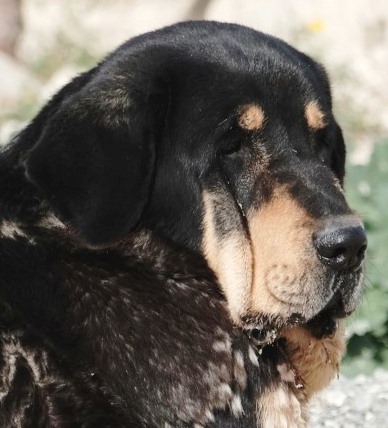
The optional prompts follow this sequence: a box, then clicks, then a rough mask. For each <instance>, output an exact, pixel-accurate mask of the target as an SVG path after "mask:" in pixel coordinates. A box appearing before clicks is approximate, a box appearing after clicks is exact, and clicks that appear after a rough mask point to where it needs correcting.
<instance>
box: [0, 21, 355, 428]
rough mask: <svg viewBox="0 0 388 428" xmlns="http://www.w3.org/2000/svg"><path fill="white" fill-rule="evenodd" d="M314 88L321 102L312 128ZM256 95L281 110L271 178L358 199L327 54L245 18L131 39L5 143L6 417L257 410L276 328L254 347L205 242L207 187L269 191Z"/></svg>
mask: <svg viewBox="0 0 388 428" xmlns="http://www.w3.org/2000/svg"><path fill="white" fill-rule="evenodd" d="M310 98H314V99H317V100H319V102H320V105H321V107H322V109H323V110H324V113H325V116H326V118H327V126H326V127H325V129H323V130H320V131H319V132H315V133H312V132H311V131H310V130H309V129H307V127H306V126H305V125H304V122H303V120H302V117H303V111H301V107H300V106H301V105H303V103H304V102H307V101H308V100H309V99H310ZM253 102H259V103H260V105H262V106H263V107H264V110H265V112H266V115H268V116H269V117H271V118H273V119H274V120H272V121H271V120H268V122H266V126H265V128H264V129H263V130H262V131H260V132H259V136H258V137H257V138H259V139H260V140H262V141H266V144H267V145H268V147H267V150H268V151H270V152H273V153H276V156H274V157H273V158H272V160H271V162H272V163H271V165H270V168H271V170H272V171H274V176H276V181H277V182H278V183H282V182H284V183H290V185H291V188H292V194H293V195H294V197H295V198H297V199H298V200H299V201H300V203H301V204H302V205H303V206H305V207H306V210H307V211H308V212H309V213H310V214H311V215H312V216H316V217H319V216H322V215H323V212H324V211H325V212H327V211H329V212H331V213H332V214H335V215H336V214H347V213H349V212H350V211H349V209H348V207H347V205H346V202H345V200H344V198H343V197H342V196H341V195H340V194H339V193H335V192H334V191H333V190H332V187H333V185H332V179H333V177H334V176H336V177H337V178H338V179H339V180H340V181H341V182H342V180H343V176H344V157H345V149H344V143H343V139H342V135H341V131H340V129H339V128H338V126H337V125H336V123H335V121H334V119H333V117H332V113H331V100H330V90H329V85H328V82H327V78H326V75H325V72H324V71H323V69H322V67H321V66H319V65H318V64H316V63H315V62H313V61H312V60H311V59H310V58H308V57H306V56H305V55H303V54H301V53H299V52H298V51H296V50H294V49H293V48H291V47H290V46H288V45H287V44H285V43H283V42H281V41H279V40H278V39H276V38H272V37H270V36H267V35H264V34H262V33H258V32H255V31H253V30H251V29H247V28H244V27H241V26H237V25H227V24H219V23H215V22H197V23H196V22H192V23H183V24H178V25H176V26H172V27H168V28H165V29H163V30H160V31H157V32H154V33H149V34H146V35H143V36H140V37H137V38H134V39H132V40H130V41H129V42H127V43H125V44H124V45H123V46H121V47H120V48H119V49H117V50H116V51H115V52H114V53H112V54H111V55H109V56H108V57H107V58H106V59H105V60H103V61H102V62H101V63H100V64H98V65H97V66H96V67H95V68H94V69H92V70H90V71H88V72H86V73H85V74H83V75H81V76H79V77H77V78H75V79H74V80H73V81H72V82H70V83H69V84H68V85H67V86H65V87H64V88H63V89H62V90H61V91H60V92H59V93H58V94H57V95H56V96H55V97H54V98H53V99H52V100H51V101H50V102H49V103H48V104H47V105H46V106H45V107H44V108H43V110H42V111H41V112H40V113H39V114H38V116H37V117H36V118H35V119H34V120H33V121H32V122H31V124H30V125H29V126H27V127H26V129H25V130H23V131H22V132H21V133H20V135H18V136H17V137H16V138H15V139H14V141H13V142H11V143H10V145H9V146H7V147H5V148H4V149H3V150H2V152H1V154H0V221H1V222H2V223H1V225H2V235H1V240H0V270H1V276H0V298H1V299H2V300H1V301H2V306H1V309H0V317H1V318H0V320H1V323H0V328H1V336H0V373H2V374H1V378H0V425H1V426H2V427H19V426H21V427H65V426H66V427H81V426H82V427H124V426H125V427H129V426H131V427H159V426H169V425H165V424H170V426H173V427H186V426H187V427H188V426H193V424H195V423H197V424H200V425H206V426H209V427H254V426H256V419H258V420H260V415H257V414H256V413H257V412H256V399H257V397H259V396H260V394H261V393H262V392H263V391H265V390H266V389H267V388H268V387H269V386H270V385H271V384H273V383H276V382H278V381H279V374H278V371H277V369H276V367H277V364H278V363H279V361H280V360H282V358H283V355H284V353H283V352H277V349H278V348H279V349H280V348H281V347H282V343H281V342H275V344H273V345H272V346H270V347H268V348H265V349H264V351H263V352H262V354H260V355H259V354H257V355H256V360H255V359H252V352H251V351H252V350H251V351H249V347H250V346H251V345H250V342H249V339H248V338H247V337H246V336H245V334H244V333H243V332H241V331H240V330H239V329H238V328H236V327H234V326H233V324H232V323H231V321H230V319H229V315H228V312H227V309H226V306H225V302H224V299H223V296H222V295H221V293H220V291H219V287H218V284H217V280H216V279H215V277H214V276H213V273H212V272H211V271H210V269H209V268H208V266H207V264H206V262H205V261H204V259H203V257H202V255H201V230H202V200H201V195H202V192H203V190H204V189H206V188H211V187H215V188H222V187H223V186H224V187H225V186H226V188H227V189H228V191H230V192H231V194H233V195H234V196H235V199H234V200H235V201H236V202H235V208H236V209H239V208H238V206H237V201H238V203H239V206H240V207H241V209H242V210H243V211H245V212H246V211H247V210H248V209H249V208H250V207H253V206H255V205H257V204H261V203H263V201H265V200H268V199H269V198H270V197H271V192H272V185H273V182H274V180H266V179H264V178H263V180H259V181H258V180H257V179H256V178H255V177H252V176H251V175H249V174H250V171H251V169H250V166H253V164H254V163H257V162H260V159H261V158H262V157H264V156H265V154H263V153H261V152H260V151H257V152H254V153H253V154H252V153H251V152H250V150H251V149H250V144H251V142H252V138H254V137H252V136H251V135H250V134H249V133H248V132H246V131H244V130H242V129H240V128H239V127H238V126H237V124H236V118H237V115H238V111H239V108H240V107H241V105H244V104H248V103H253ZM255 138H256V137H255ZM249 159H251V160H249ZM285 165H287V168H285ZM301 174H303V179H300V176H301ZM317 183H318V184H317ZM312 186H313V187H314V186H316V187H317V188H318V190H314V192H313V196H311V192H306V191H305V190H306V188H309V189H310V188H311V187H312ZM258 187H260V188H259V189H258ZM257 192H259V193H260V195H261V198H259V199H258V198H257V196H256V195H257ZM306 195H307V196H306ZM322 195H323V196H322ZM221 217H222V218H221ZM221 217H220V221H221V222H222V223H223V228H224V231H225V233H228V230H231V229H233V227H234V223H233V218H228V215H225V216H221ZM57 218H58V219H59V220H57ZM61 223H62V224H61ZM215 343H216V345H215ZM223 347H224V348H223ZM238 355H241V356H242V358H243V362H244V369H243V370H244V371H245V375H246V382H245V381H244V380H243V378H244V376H243V375H241V374H240V375H238V370H239V368H238V361H239V360H238V359H239V357H237V356H238ZM257 361H258V364H257ZM236 367H237V368H236ZM233 400H234V401H233ZM236 400H237V401H238V400H241V405H242V408H243V410H244V412H243V413H241V412H239V411H237V410H236V408H234V407H233V406H236ZM233 403H234V404H233Z"/></svg>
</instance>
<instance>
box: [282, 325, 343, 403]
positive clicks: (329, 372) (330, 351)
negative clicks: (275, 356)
mask: <svg viewBox="0 0 388 428" xmlns="http://www.w3.org/2000/svg"><path fill="white" fill-rule="evenodd" d="M281 335H282V336H283V337H284V338H285V339H286V348H287V353H288V355H289V357H290V360H291V363H292V365H293V366H294V367H295V369H296V370H297V372H298V375H299V376H300V377H301V378H302V379H303V385H304V391H305V394H306V398H307V399H309V398H310V397H311V396H312V395H313V394H315V393H316V392H318V391H321V390H322V389H324V388H325V387H326V386H327V385H328V384H329V383H330V382H331V380H333V379H334V378H335V376H337V374H338V369H339V364H340V361H341V357H342V355H343V352H344V350H345V338H344V337H345V328H344V322H343V321H341V322H339V325H338V328H337V331H336V332H335V334H334V335H333V336H332V337H327V338H324V339H320V340H319V339H315V338H314V337H312V336H311V334H310V333H309V332H308V331H306V330H305V329H304V328H302V327H300V326H294V327H289V328H287V329H286V330H284V331H283V332H282V334H281Z"/></svg>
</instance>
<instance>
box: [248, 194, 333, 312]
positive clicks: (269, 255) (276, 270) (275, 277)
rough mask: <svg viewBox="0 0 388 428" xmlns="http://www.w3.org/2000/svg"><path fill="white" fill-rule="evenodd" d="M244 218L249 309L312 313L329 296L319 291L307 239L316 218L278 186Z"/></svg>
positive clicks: (319, 281)
mask: <svg viewBox="0 0 388 428" xmlns="http://www.w3.org/2000/svg"><path fill="white" fill-rule="evenodd" d="M248 224H249V230H250V235H251V240H252V247H253V259H254V280H253V285H252V290H251V296H250V304H251V306H250V312H251V313H264V314H267V315H273V316H274V317H276V316H281V317H282V318H288V316H289V315H291V313H303V314H304V315H305V316H307V317H308V316H314V315H315V314H316V313H317V312H318V311H319V310H321V309H322V307H323V305H324V303H325V302H326V301H327V300H325V298H326V299H327V298H329V297H330V296H321V294H322V282H323V278H322V277H321V264H320V262H319V260H318V259H317V257H316V256H315V250H314V248H313V247H312V239H311V236H312V232H313V230H314V227H315V220H313V219H311V218H310V217H309V216H308V215H307V214H306V212H305V211H304V209H303V208H301V207H300V206H299V205H298V204H297V202H296V201H295V200H294V199H293V198H292V197H291V196H290V195H289V194H288V192H287V191H286V190H285V189H277V190H275V192H274V195H273V196H272V198H271V201H270V202H269V203H267V204H266V205H265V206H263V207H261V208H260V209H258V210H256V209H255V210H252V211H251V212H250V213H249V214H248ZM306 310H307V311H308V312H309V313H306Z"/></svg>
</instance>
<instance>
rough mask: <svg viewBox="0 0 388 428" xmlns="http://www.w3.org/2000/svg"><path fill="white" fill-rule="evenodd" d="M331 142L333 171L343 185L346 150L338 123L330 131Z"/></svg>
mask: <svg viewBox="0 0 388 428" xmlns="http://www.w3.org/2000/svg"><path fill="white" fill-rule="evenodd" d="M329 140H330V141H331V144H332V145H333V146H332V147H333V149H332V154H331V169H332V170H333V171H334V172H335V173H336V175H337V177H338V179H339V180H340V182H341V184H342V185H343V182H344V176H345V158H346V148H345V141H344V137H343V134H342V130H341V128H340V126H339V125H338V124H337V122H335V123H334V125H333V126H332V127H331V129H330V130H329Z"/></svg>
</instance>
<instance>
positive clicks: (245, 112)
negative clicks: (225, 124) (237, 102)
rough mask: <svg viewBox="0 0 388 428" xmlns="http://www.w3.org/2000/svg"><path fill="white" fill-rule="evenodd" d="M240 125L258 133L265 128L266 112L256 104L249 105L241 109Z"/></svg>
mask: <svg viewBox="0 0 388 428" xmlns="http://www.w3.org/2000/svg"><path fill="white" fill-rule="evenodd" d="M237 123H238V125H239V126H240V127H241V128H243V129H245V130H247V131H257V130H258V129H260V128H261V127H262V126H263V123H264V111H263V109H262V108H261V107H260V106H258V105H256V104H248V105H245V106H243V107H242V108H241V110H240V116H239V118H238V121H237Z"/></svg>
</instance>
